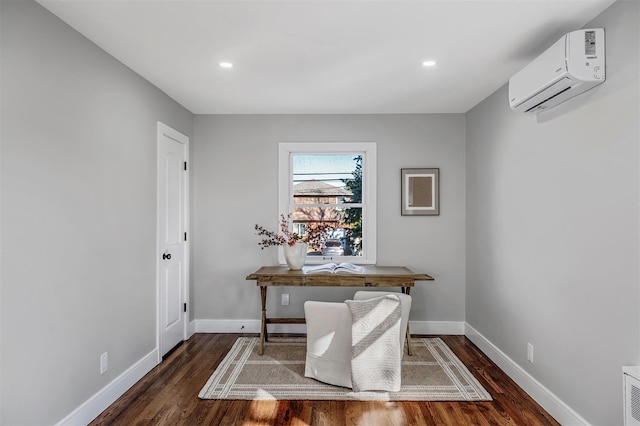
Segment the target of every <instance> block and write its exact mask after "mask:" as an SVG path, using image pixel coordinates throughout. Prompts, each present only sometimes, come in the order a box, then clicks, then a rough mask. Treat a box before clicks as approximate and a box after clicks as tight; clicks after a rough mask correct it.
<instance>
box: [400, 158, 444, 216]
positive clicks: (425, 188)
mask: <svg viewBox="0 0 640 426" xmlns="http://www.w3.org/2000/svg"><path fill="white" fill-rule="evenodd" d="M401 181H402V183H401V192H402V197H401V198H402V204H401V214H402V216H438V215H440V188H439V187H440V169H438V168H418V169H401Z"/></svg>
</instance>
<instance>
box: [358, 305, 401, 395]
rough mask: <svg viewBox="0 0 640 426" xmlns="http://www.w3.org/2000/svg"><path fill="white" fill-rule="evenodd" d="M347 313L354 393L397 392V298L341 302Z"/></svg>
mask: <svg viewBox="0 0 640 426" xmlns="http://www.w3.org/2000/svg"><path fill="white" fill-rule="evenodd" d="M345 303H346V304H347V306H348V307H349V309H350V310H351V317H352V326H351V335H352V344H351V383H352V388H353V390H354V391H355V392H363V391H370V390H382V391H392V392H398V391H399V390H400V381H401V375H400V363H401V361H402V348H401V347H400V345H399V344H398V341H399V340H400V319H401V309H400V299H399V298H398V296H394V295H387V296H382V297H376V298H374V299H367V300H347V301H345Z"/></svg>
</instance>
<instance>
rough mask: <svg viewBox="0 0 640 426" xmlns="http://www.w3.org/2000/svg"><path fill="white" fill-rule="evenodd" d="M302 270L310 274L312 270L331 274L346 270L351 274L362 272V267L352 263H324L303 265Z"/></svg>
mask: <svg viewBox="0 0 640 426" xmlns="http://www.w3.org/2000/svg"><path fill="white" fill-rule="evenodd" d="M302 270H303V271H304V273H305V274H312V273H314V272H328V273H331V274H336V273H340V272H348V273H351V274H362V273H363V272H364V267H363V266H358V265H354V264H353V263H340V264H338V263H325V264H323V265H314V266H304V267H303V268H302Z"/></svg>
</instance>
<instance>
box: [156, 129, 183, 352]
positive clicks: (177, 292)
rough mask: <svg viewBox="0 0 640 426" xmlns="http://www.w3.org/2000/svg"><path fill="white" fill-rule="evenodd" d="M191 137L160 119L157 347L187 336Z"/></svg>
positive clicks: (169, 345) (165, 347) (166, 348)
mask: <svg viewBox="0 0 640 426" xmlns="http://www.w3.org/2000/svg"><path fill="white" fill-rule="evenodd" d="M188 147H189V138H188V137H186V136H185V135H183V134H181V133H179V132H176V131H175V130H173V129H171V128H170V127H168V126H166V125H164V124H162V123H160V122H158V253H157V256H158V257H157V259H158V340H159V342H158V347H159V349H160V353H159V355H160V357H162V356H164V355H165V354H166V353H167V352H169V351H170V350H171V349H172V348H173V347H175V346H176V345H177V344H178V343H180V342H182V341H183V340H185V339H186V337H187V336H186V325H187V298H188V292H187V282H188V270H187V268H188V262H187V257H188V250H187V242H186V240H187V233H186V232H187V223H188V222H187V217H188V195H187V194H188V181H189V180H188V178H187V177H188V174H187V173H188V171H187V163H186V159H187V152H188Z"/></svg>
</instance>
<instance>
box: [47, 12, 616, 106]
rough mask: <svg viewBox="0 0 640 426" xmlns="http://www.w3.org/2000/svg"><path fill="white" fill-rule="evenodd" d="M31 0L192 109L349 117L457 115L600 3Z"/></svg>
mask: <svg viewBox="0 0 640 426" xmlns="http://www.w3.org/2000/svg"><path fill="white" fill-rule="evenodd" d="M38 2H39V3H40V4H42V5H43V6H44V7H46V8H47V9H49V10H50V11H51V12H53V13H54V14H55V15H57V16H58V17H60V18H61V19H62V20H63V21H65V22H67V23H68V24H69V25H71V26H72V27H73V28H75V29H76V30H78V31H79V32H80V33H82V34H84V35H85V36H86V37H87V38H89V39H90V40H92V41H93V42H94V43H96V44H97V45H98V46H100V47H102V48H103V49H104V50H106V51H107V52H108V53H110V54H111V55H112V56H114V57H115V58H117V59H119V60H120V61H121V62H122V63H124V64H125V65H127V66H128V67H129V68H131V69H132V70H134V71H135V72H137V73H138V74H140V75H141V76H142V77H144V78H145V79H147V80H149V81H150V82H151V83H153V84H154V85H156V86H157V87H159V88H160V89H161V90H163V91H164V92H166V93H167V94H168V95H169V96H171V97H172V98H173V99H175V100H176V101H178V102H179V103H180V104H182V105H183V106H184V107H186V108H187V109H189V110H190V111H191V112H193V113H195V114H274V113H283V114H293V113H302V114H305V113H337V114H342V113H345V114H356V113H464V112H466V111H468V110H469V109H470V108H472V107H473V106H475V105H476V104H477V103H478V102H480V101H481V100H483V99H484V98H486V97H487V96H488V95H490V94H491V93H493V92H494V91H495V90H496V89H498V88H499V87H501V86H502V85H503V84H505V83H506V82H507V81H508V79H509V77H510V76H511V75H512V74H513V73H515V72H516V71H518V70H519V69H520V68H522V67H523V66H524V65H526V64H527V63H528V62H529V61H531V60H532V59H533V58H534V57H535V56H536V55H537V54H539V53H540V52H542V51H543V50H544V49H545V48H546V47H547V46H549V45H550V44H551V43H553V42H554V41H555V40H557V39H558V38H559V37H560V36H561V35H562V34H564V33H566V32H568V31H572V30H575V29H579V28H581V27H582V26H584V25H585V24H586V23H587V22H588V21H590V20H591V19H592V18H593V17H595V16H596V15H598V14H599V13H600V12H602V11H603V10H604V9H606V8H607V7H608V6H609V5H611V4H612V3H614V0H414V1H410V0H376V1H369V0H287V1H275V0H258V1H244V0H231V1H219V0H75V1H69V0H38ZM426 59H435V60H436V61H437V62H438V63H437V65H436V66H435V67H433V68H424V67H422V66H421V63H422V61H424V60H426ZM220 61H230V62H233V63H234V67H233V68H232V69H221V68H220V67H219V66H218V63H219V62H220ZM505 102H507V100H506V99H505Z"/></svg>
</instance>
